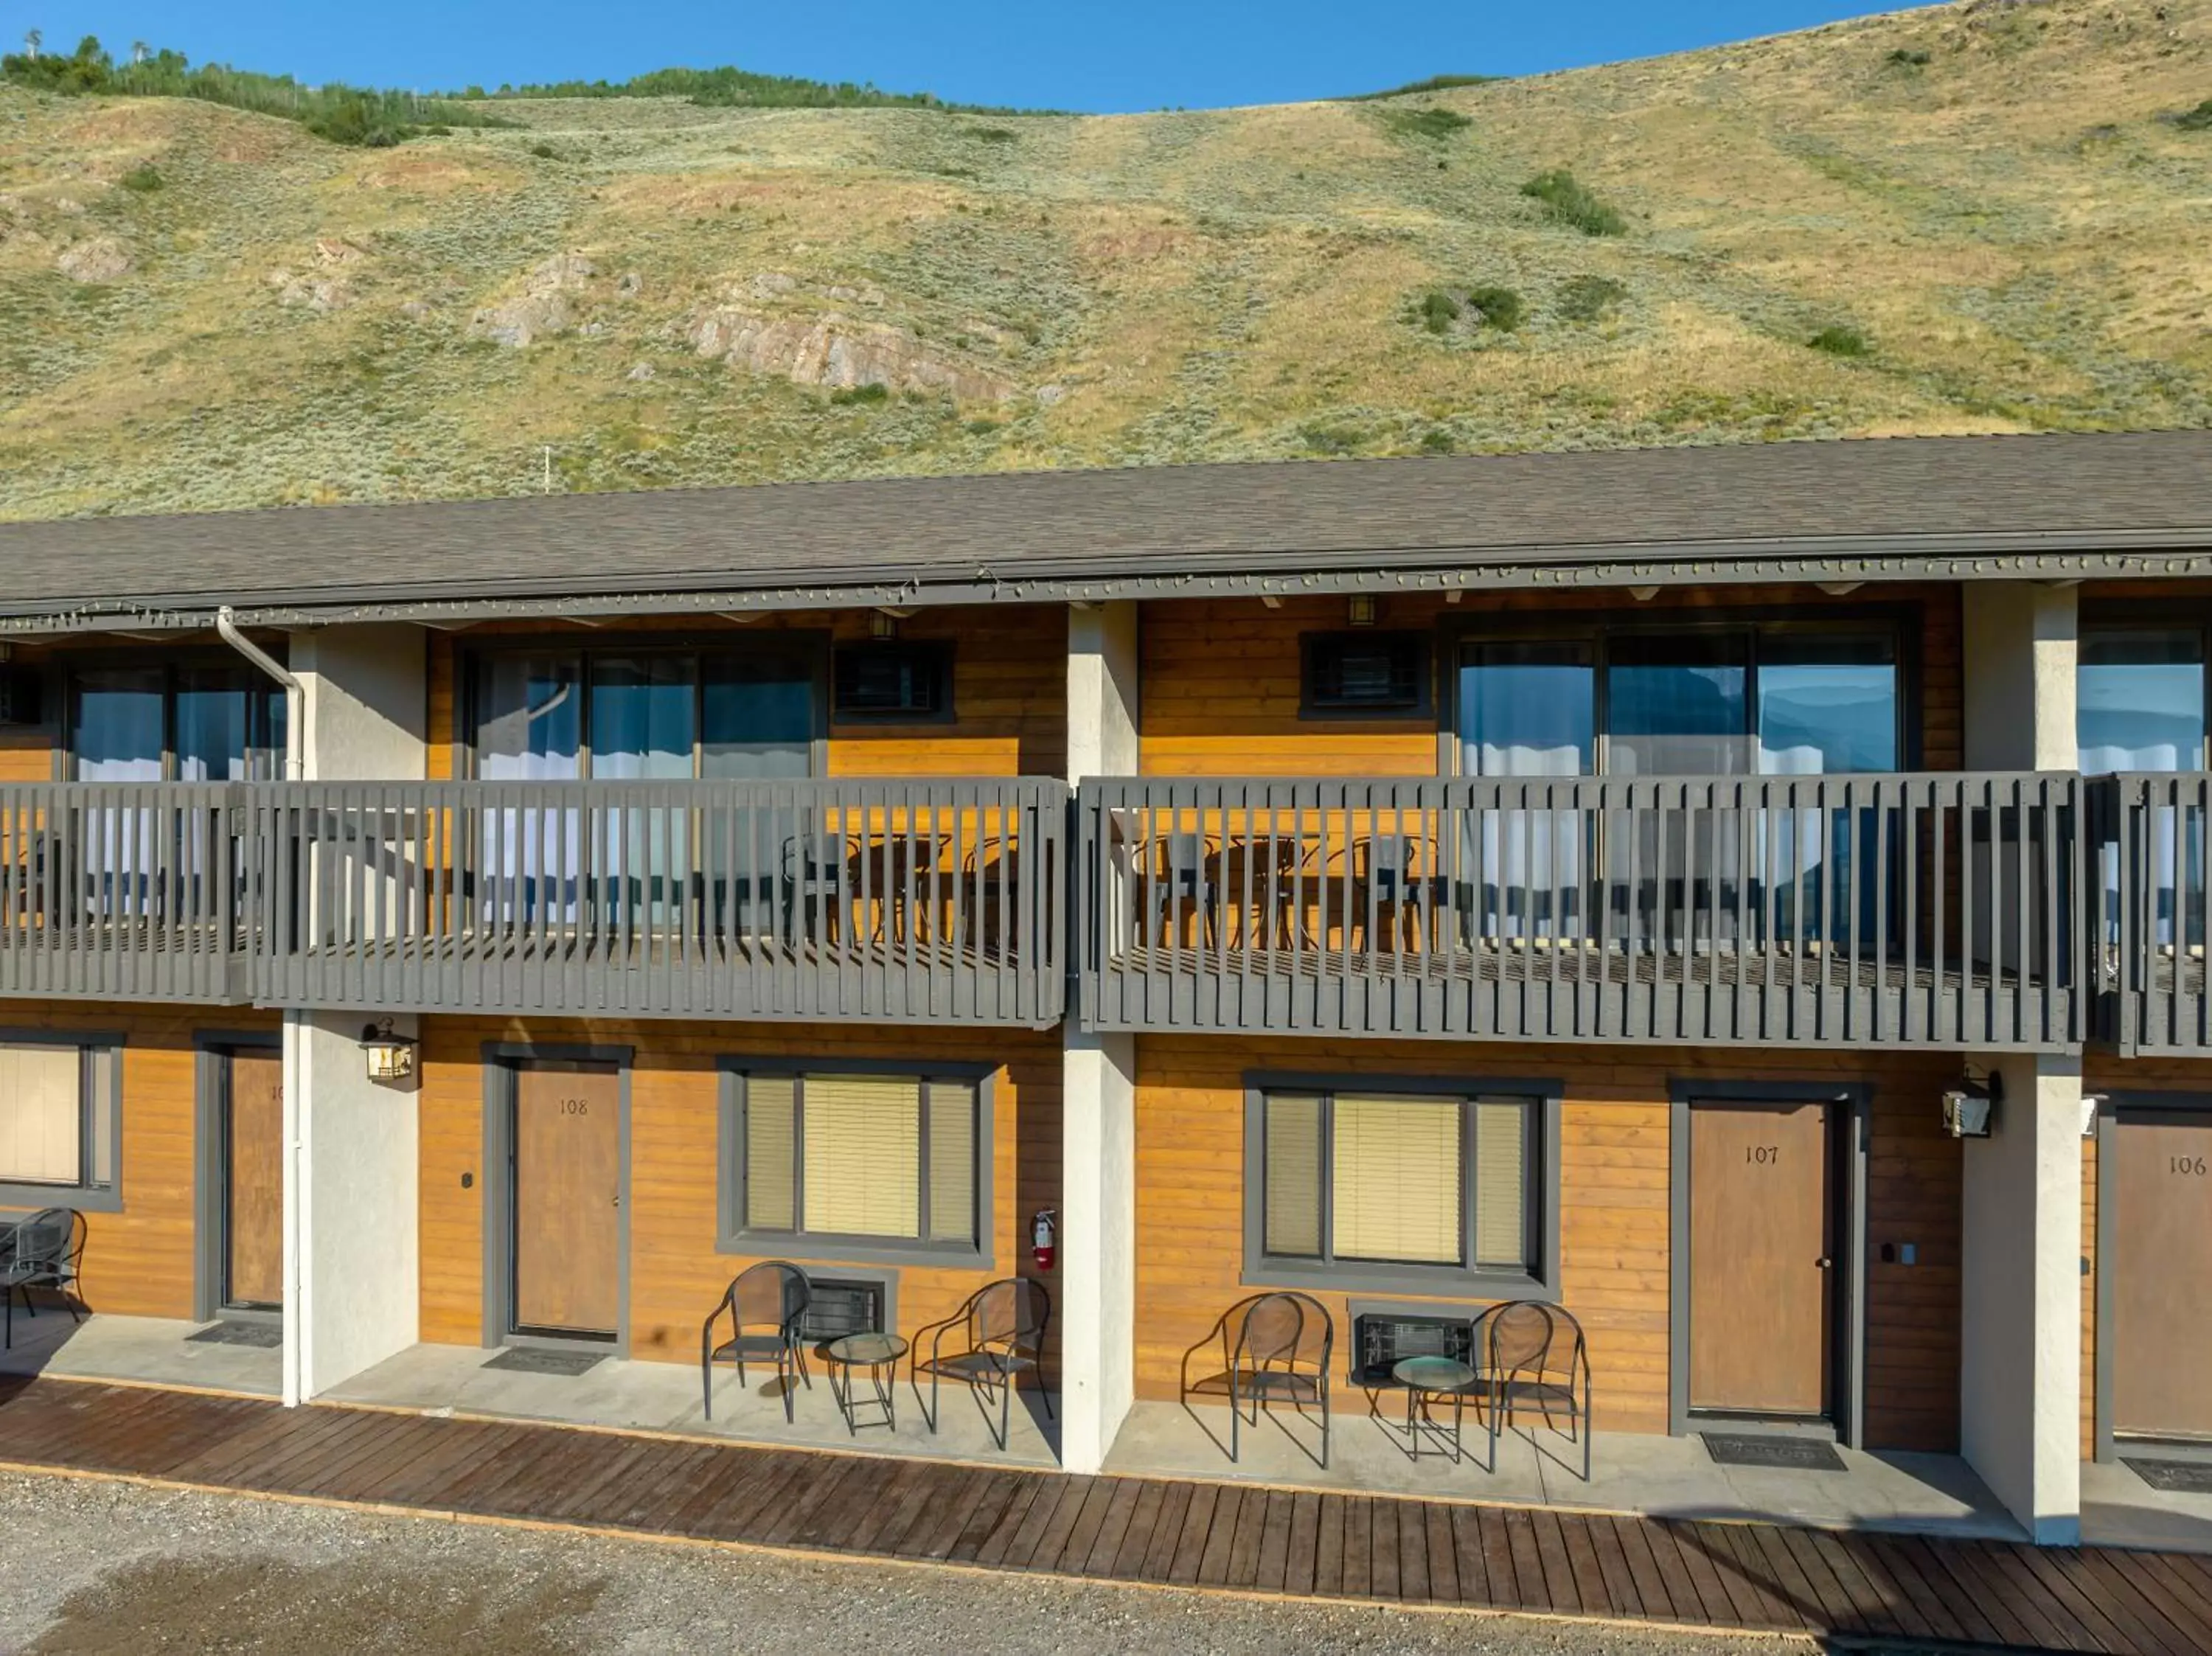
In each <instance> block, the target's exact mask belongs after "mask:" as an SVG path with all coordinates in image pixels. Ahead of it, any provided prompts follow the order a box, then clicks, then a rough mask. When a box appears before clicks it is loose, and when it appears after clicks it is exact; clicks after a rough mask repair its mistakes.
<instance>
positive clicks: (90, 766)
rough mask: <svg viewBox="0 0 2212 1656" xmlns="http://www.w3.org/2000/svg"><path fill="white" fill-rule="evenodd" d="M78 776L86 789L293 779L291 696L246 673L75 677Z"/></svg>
mask: <svg viewBox="0 0 2212 1656" xmlns="http://www.w3.org/2000/svg"><path fill="white" fill-rule="evenodd" d="M69 752H70V776H71V777H72V778H73V779H76V780H77V781H80V782H259V781H270V780H274V779H278V778H281V777H282V776H283V773H284V697H283V692H281V691H280V690H278V689H277V688H276V686H275V685H273V684H270V682H268V681H267V680H266V679H264V678H263V677H262V676H260V675H259V674H258V673H254V672H252V671H251V670H248V669H246V668H243V667H237V668H233V667H228V666H182V667H111V668H95V669H92V670H86V671H82V672H79V673H76V675H74V676H72V677H71V679H70V694H69Z"/></svg>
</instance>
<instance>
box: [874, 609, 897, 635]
mask: <svg viewBox="0 0 2212 1656" xmlns="http://www.w3.org/2000/svg"><path fill="white" fill-rule="evenodd" d="M868 636H869V637H870V638H872V639H894V638H896V637H897V636H898V617H897V616H895V615H892V614H891V613H890V611H889V610H876V611H875V612H874V613H873V614H872V615H870V616H869V617H868Z"/></svg>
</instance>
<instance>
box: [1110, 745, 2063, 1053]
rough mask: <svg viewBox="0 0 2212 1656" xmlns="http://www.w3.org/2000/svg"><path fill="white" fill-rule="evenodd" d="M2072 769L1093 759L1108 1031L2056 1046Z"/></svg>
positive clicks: (2059, 1041) (2059, 1034)
mask: <svg viewBox="0 0 2212 1656" xmlns="http://www.w3.org/2000/svg"><path fill="white" fill-rule="evenodd" d="M2081 793H2082V783H2081V779H2080V778H2078V777H2075V776H2070V775H2002V776H1995V775H1911V776H1802V777H1796V776H1760V777H1730V778H1641V779H1595V778H1562V779H1556V780H1553V779H1515V780H1454V781H1403V782H1385V781H1374V782H1342V781H1304V780H1302V781H1287V780H1240V781H1223V780H1210V781H1194V782H1185V781H1168V780H1161V779H1146V780H1126V781H1100V782H1093V783H1086V784H1085V786H1084V787H1083V788H1082V790H1081V792H1080V794H1079V800H1078V806H1077V817H1078V823H1079V830H1078V831H1079V858H1080V860H1079V867H1080V868H1081V869H1082V870H1083V871H1084V880H1085V889H1084V894H1083V903H1084V908H1085V935H1084V939H1083V943H1082V951H1081V956H1080V979H1081V993H1082V998H1083V1009H1084V1013H1085V1016H1086V1017H1088V1018H1089V1019H1091V1021H1092V1022H1093V1023H1094V1024H1095V1025H1096V1026H1097V1027H1099V1028H1108V1029H1172V1028H1192V1029H1217V1030H1314V1031H1344V1032H1352V1033H1359V1034H1389V1035H1420V1036H1459V1037H1466V1036H1475V1037H1500V1038H1510V1039H1522V1040H1585V1039H1596V1040H1606V1039H1612V1040H1639V1041H1675V1040H1680V1041H1695V1042H1703V1043H1710V1042H1731V1043H1743V1044H1769V1043H1772V1044H1807V1043H1824V1044H1843V1043H1851V1044H1869V1043H1893V1044H1903V1045H1912V1046H1983V1047H2046V1046H2065V1045H2069V1044H2071V1043H2074V1042H2077V1041H2078V1040H2080V1039H2081V1034H2082V1033H2083V1030H2082V1026H2083V1023H2084V1022H2085V1018H2086V1012H2087V1009H2086V1005H2085V1001H2084V998H2083V997H2082V996H2081V994H2080V993H2079V992H2078V986H2077V985H2076V983H2075V978H2076V976H2077V970H2076V966H2075V953H2074V951H2075V949H2077V947H2078V942H2079V939H2080V938H2081V935H2082V932H2083V929H2084V928H2083V925H2082V923H2081V905H2082V903H2083V901H2084V898H2083V893H2084V889H2085V886H2086V883H2087V881H2086V878H2085V875H2086V867H2087V864H2086V860H2085V859H2086V855H2087V852H2086V849H2085V846H2084V843H2083V840H2082V836H2081V828H2080V823H2081Z"/></svg>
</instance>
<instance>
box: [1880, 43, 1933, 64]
mask: <svg viewBox="0 0 2212 1656" xmlns="http://www.w3.org/2000/svg"><path fill="white" fill-rule="evenodd" d="M1882 61H1883V62H1885V63H1889V64H1896V65H1897V66H1898V67H1899V69H1925V68H1927V67H1928V65H1929V63H1931V62H1932V61H1933V59H1931V58H1929V55H1928V54H1927V53H1926V52H1914V51H1909V50H1907V49H1906V48H1905V47H1904V46H1899V47H1898V49H1897V50H1896V51H1894V52H1891V53H1890V54H1889V56H1888V57H1887V58H1884V59H1883V60H1882Z"/></svg>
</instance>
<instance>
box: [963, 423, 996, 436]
mask: <svg viewBox="0 0 2212 1656" xmlns="http://www.w3.org/2000/svg"><path fill="white" fill-rule="evenodd" d="M1004 423H1005V422H1002V421H999V420H970V421H969V422H968V425H967V428H966V429H967V432H968V434H969V436H970V437H988V436H989V435H990V434H992V433H993V432H994V431H996V430H998V429H999V428H1000V426H1001V425H1002V424H1004Z"/></svg>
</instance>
